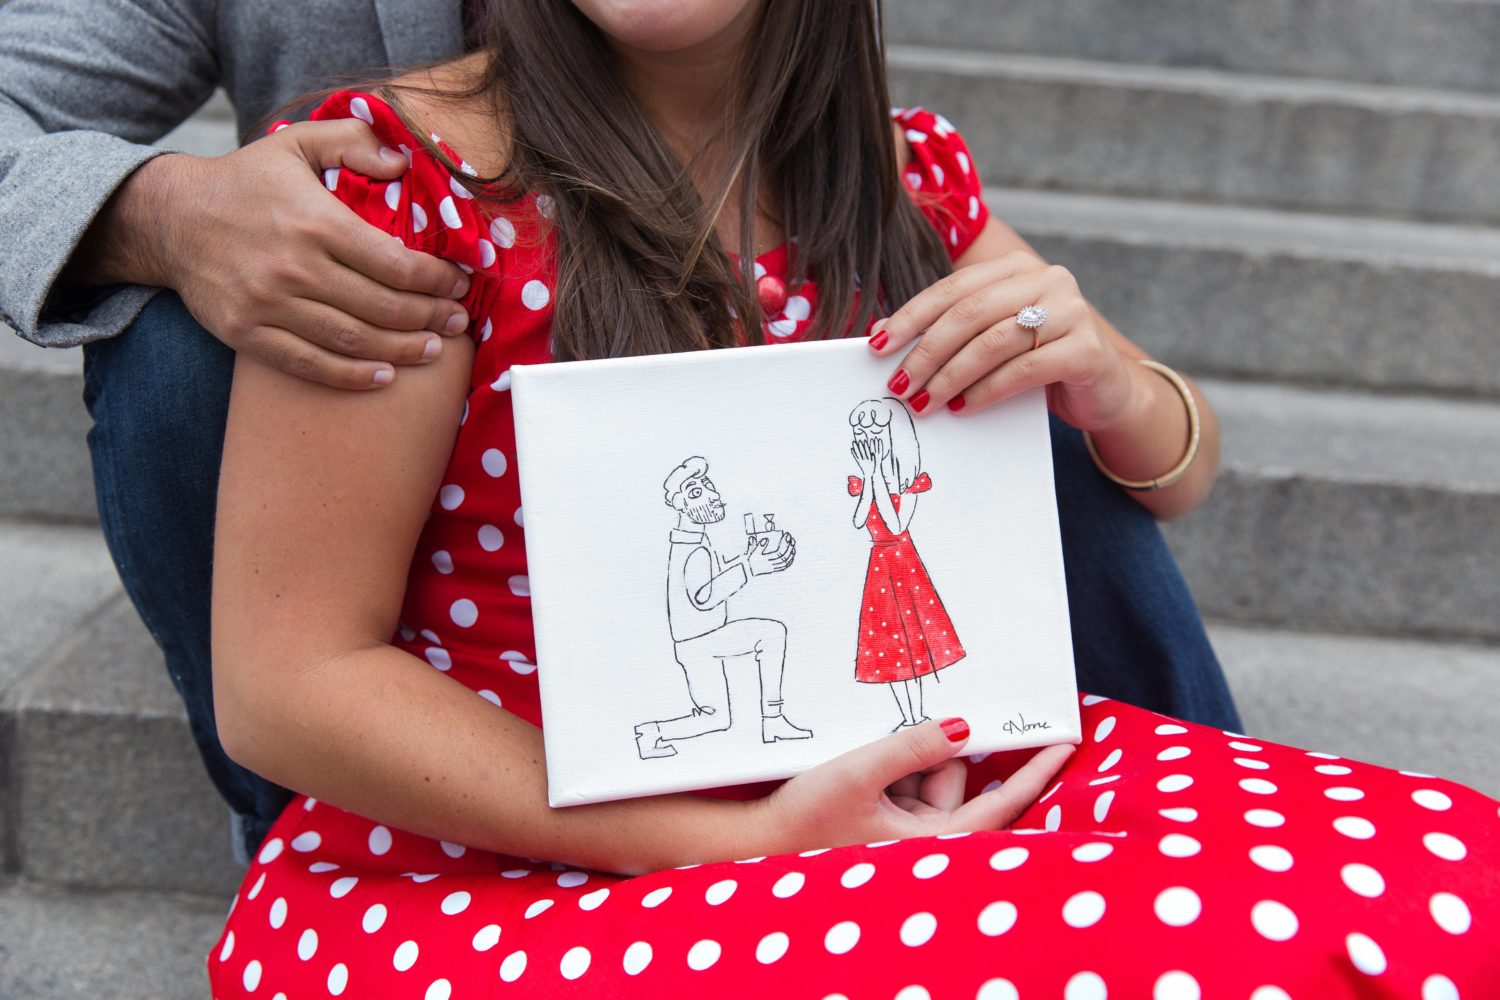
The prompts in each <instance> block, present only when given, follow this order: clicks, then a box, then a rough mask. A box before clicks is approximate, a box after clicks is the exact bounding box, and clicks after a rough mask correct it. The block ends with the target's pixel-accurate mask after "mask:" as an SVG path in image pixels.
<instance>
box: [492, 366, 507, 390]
mask: <svg viewBox="0 0 1500 1000" xmlns="http://www.w3.org/2000/svg"><path fill="white" fill-rule="evenodd" d="M490 388H491V389H494V390H495V391H496V392H506V391H508V390H509V389H510V369H509V368H507V369H505V371H503V372H501V373H500V374H499V375H496V376H495V381H493V382H491V383H490Z"/></svg>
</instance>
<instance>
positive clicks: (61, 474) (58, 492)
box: [0, 326, 98, 522]
mask: <svg viewBox="0 0 1500 1000" xmlns="http://www.w3.org/2000/svg"><path fill="white" fill-rule="evenodd" d="M82 366H83V353H82V351H80V350H76V349H75V350H66V351H59V350H53V351H48V350H45V349H43V348H40V347H37V346H36V345H34V344H31V343H28V342H26V341H24V340H22V339H21V338H19V337H17V336H15V335H14V334H13V333H12V332H11V331H10V330H9V329H7V328H6V327H3V326H0V517H5V516H10V517H38V518H45V519H47V520H50V521H79V522H84V521H91V520H95V519H96V518H97V517H98V514H97V513H96V510H95V507H94V485H93V477H92V473H91V471H90V468H89V454H88V444H87V440H86V438H87V434H88V429H89V426H90V423H91V422H90V420H89V416H88V411H87V410H85V409H84V406H83V375H82V371H83V367H82Z"/></svg>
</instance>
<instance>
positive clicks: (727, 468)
mask: <svg viewBox="0 0 1500 1000" xmlns="http://www.w3.org/2000/svg"><path fill="white" fill-rule="evenodd" d="M891 367H892V365H891V362H890V360H889V359H878V358H876V357H874V356H873V355H872V354H871V352H870V351H869V349H868V347H867V346H866V344H865V342H864V341H863V340H839V341H825V342H817V343H809V344H784V345H768V346H764V347H749V348H743V349H739V350H729V351H702V352H694V353H687V354H672V355H658V356H654V357H646V358H629V359H618V360H604V361H585V362H574V363H566V364H551V365H532V366H516V367H515V368H513V369H512V382H511V385H512V393H513V396H514V400H513V402H514V406H515V414H516V437H517V449H518V466H519V469H520V477H521V496H522V504H523V506H524V509H525V511H526V553H527V561H528V571H529V575H530V581H531V600H532V617H533V621H534V624H535V629H536V650H537V663H538V679H539V681H540V685H541V700H542V714H543V717H544V719H545V722H546V727H545V742H546V756H547V776H548V791H549V798H550V800H551V803H552V804H553V805H554V806H565V805H574V804H579V803H585V802H596V801H601V800H607V799H617V798H627V797H631V796H637V795H647V794H656V793H662V792H669V791H681V790H688V789H697V788H706V787H713V786H720V785H731V784H739V783H743V782H749V781H756V780H763V779H769V778H782V777H787V776H790V775H793V774H796V773H798V772H800V771H804V770H806V769H808V768H810V767H812V766H814V765H816V764H818V763H820V762H822V761H825V760H827V759H829V758H831V757H834V756H837V755H838V754H840V753H843V752H845V751H847V750H850V749H853V748H854V747H856V746H859V745H862V744H865V743H868V742H871V741H873V740H875V739H878V738H880V737H882V736H884V735H886V734H887V733H890V732H891V731H892V730H893V728H894V727H896V726H897V725H900V724H901V723H902V721H903V719H904V718H907V717H909V716H914V715H916V714H917V709H916V706H915V704H914V703H913V699H914V698H920V700H921V708H922V710H924V714H925V715H926V716H927V717H930V718H935V719H940V718H944V717H947V716H954V715H961V716H963V717H964V718H965V719H967V720H968V722H969V725H970V727H971V729H972V736H971V738H970V742H969V745H968V748H967V752H969V753H978V752H985V751H993V750H1003V749H1012V748H1018V747H1027V746H1039V745H1045V744H1049V743H1061V742H1077V741H1078V739H1079V738H1080V731H1079V721H1078V710H1077V701H1076V682H1075V679H1074V673H1073V655H1072V643H1071V637H1070V633H1069V626H1068V609H1067V592H1066V587H1065V583H1064V577H1063V566H1062V552H1061V547H1060V542H1059V538H1058V526H1057V507H1056V500H1055V495H1054V492H1053V484H1052V459H1051V445H1050V437H1049V434H1048V427H1047V414H1046V403H1045V399H1044V396H1043V393H1042V391H1041V390H1034V391H1031V392H1027V393H1025V394H1023V395H1021V396H1019V397H1017V398H1015V399H1012V400H1009V401H1007V402H1005V403H1003V404H1001V405H999V406H996V407H993V408H989V409H986V410H983V411H980V412H978V413H973V414H964V415H961V416H956V415H953V414H950V413H948V412H946V411H942V412H938V413H934V414H929V415H927V416H921V417H916V418H915V419H914V420H913V419H911V418H910V416H909V415H908V413H907V412H905V411H904V407H903V406H902V404H901V402H900V401H899V400H895V399H892V398H890V397H889V394H888V393H887V392H886V391H885V390H884V383H885V379H886V378H888V377H889V374H890V370H891ZM866 401H875V402H873V403H870V404H869V405H866V406H865V407H864V408H863V409H861V408H860V404H862V403H865V402H866ZM892 404H894V406H892ZM898 410H900V411H902V412H898ZM851 414H854V418H853V419H854V421H855V423H856V424H859V427H858V428H856V426H855V425H854V424H851ZM883 419H884V420H889V421H890V426H891V427H893V428H894V430H892V431H887V430H885V429H884V427H883V426H881V421H882V420H883ZM861 421H863V423H861ZM903 427H905V428H907V429H906V430H903ZM857 430H858V431H862V432H863V433H862V434H857V433H856V431H857ZM911 431H914V432H915V442H916V445H917V447H916V448H915V449H913V448H912V442H911V441H910V440H908V439H907V438H908V437H909V436H910V432H911ZM903 435H905V436H903ZM857 438H858V439H859V440H861V441H864V442H866V443H863V444H858V445H857V444H855V441H856V439H857ZM876 438H879V439H880V440H881V441H882V444H880V445H876V444H874V443H873V441H874V440H875V439H876ZM898 439H899V440H898ZM877 448H879V449H880V451H879V454H880V457H879V459H878V461H872V460H873V459H874V456H875V454H876V449H877ZM888 452H899V453H900V456H897V457H901V456H904V461H903V462H896V461H893V460H892V459H891V458H889V457H887V453H888ZM856 454H858V455H859V456H860V457H862V458H863V459H865V460H866V462H867V463H869V464H870V467H871V472H872V475H870V476H868V477H867V476H864V475H862V474H861V469H860V467H859V465H858V462H857V460H856ZM695 457H696V458H700V459H702V460H703V462H701V463H692V462H689V463H687V464H686V466H685V465H684V463H685V462H686V460H688V459H690V458H695ZM705 463H706V467H707V468H706V472H700V471H699V468H698V467H699V465H701V464H705ZM877 465H880V466H881V467H882V468H883V469H884V470H885V472H884V475H885V478H886V481H887V484H888V485H889V482H890V481H892V480H895V481H897V482H898V483H899V482H900V481H902V480H901V477H902V476H905V477H906V478H907V479H910V480H911V481H912V483H913V485H915V486H916V487H917V488H918V489H920V488H921V485H922V480H921V478H920V477H919V476H917V475H915V473H916V472H918V471H920V473H922V474H925V477H926V482H927V483H929V484H930V488H928V489H926V491H925V492H920V493H902V494H900V495H901V497H902V504H903V509H906V510H907V511H908V514H907V515H906V516H908V517H909V518H910V523H909V524H908V525H907V529H906V539H905V541H904V542H899V541H897V542H893V541H892V540H893V539H896V538H897V533H896V532H895V531H890V530H888V531H887V532H885V533H884V534H883V535H882V540H883V541H884V542H887V543H890V544H883V545H876V544H874V535H875V534H876V532H872V530H871V526H870V524H869V523H866V524H865V526H863V527H856V524H855V519H856V516H857V514H858V513H859V511H860V507H861V505H862V504H863V503H864V502H865V501H866V500H867V499H868V501H869V502H870V505H871V506H872V507H873V508H874V510H875V511H876V512H877V513H879V512H881V511H882V510H885V511H891V510H892V508H893V507H894V505H893V504H892V505H889V506H887V505H882V504H880V503H879V502H878V497H876V496H875V494H876V493H877V492H878V489H877V487H876V483H877V482H878V481H879V480H880V475H881V474H880V472H878V471H877V470H876V466H877ZM898 465H900V466H901V468H900V470H899V471H898V469H897V466H898ZM914 465H915V466H919V470H918V469H916V468H914V467H913V466H914ZM674 472H675V476H674ZM669 476H673V477H674V478H673V483H671V484H669V483H668V482H667V480H668V478H669ZM851 476H855V477H858V479H859V480H860V483H859V489H858V493H859V494H860V495H858V496H856V495H855V492H856V490H855V486H854V484H853V483H852V482H851V480H850V477H851ZM866 479H869V480H870V482H871V488H870V490H869V491H868V492H867V491H866V490H865V489H864V485H863V484H864V480H866ZM705 480H706V482H705ZM684 484H686V486H688V487H690V488H691V491H692V492H693V494H694V499H692V500H689V499H688V492H689V491H688V490H686V489H683V488H682V487H683V486H684ZM669 486H676V487H677V490H676V496H675V497H674V500H675V502H676V504H677V506H669V505H668V496H667V494H668V492H669V489H668V487H669ZM890 489H891V491H892V492H895V491H896V488H895V487H894V486H892V487H890ZM714 494H717V496H718V497H719V498H720V503H721V505H722V507H721V508H716V507H714V506H713V505H712V504H711V503H709V502H708V501H709V500H711V498H712V496H713V495H714ZM912 497H915V508H914V509H912V508H911V507H910V504H911V503H912V500H911V499H909V498H912ZM720 510H722V518H721V519H718V520H713V517H714V515H715V514H716V513H717V512H719V511H720ZM894 513H895V516H896V518H897V522H898V526H899V522H900V520H901V518H902V515H901V512H900V511H894ZM747 515H749V516H750V517H752V518H753V521H754V525H753V526H754V528H755V530H756V537H755V545H756V546H757V551H756V552H755V553H754V554H753V555H747V554H746V549H747V547H748V546H749V544H750V542H749V540H748V538H747V523H746V518H747ZM768 515H769V516H770V517H771V518H772V524H771V526H770V530H767V524H766V517H767V516H768ZM695 518H696V519H701V520H695ZM866 520H867V521H868V520H869V518H868V516H867V518H866ZM702 521H707V522H708V523H701V522H702ZM878 521H879V524H877V526H876V527H877V528H878V527H879V526H880V525H884V526H885V527H886V528H887V529H889V528H890V527H891V526H890V525H888V524H885V522H886V518H885V517H884V516H881V517H880V518H879V519H878ZM787 536H790V538H788V537H787ZM897 550H899V551H897ZM887 556H889V557H891V558H893V559H895V560H897V565H898V568H899V572H892V571H891V570H889V569H888V567H889V566H890V565H891V564H890V563H887V562H885V561H884V560H885V558H886V557H887ZM918 563H920V565H917V564H918ZM715 574H719V576H718V577H717V578H716V577H715ZM867 581H868V582H867ZM902 581H906V582H905V584H903V582H902ZM913 581H920V582H913ZM882 583H884V584H888V585H892V586H890V587H889V592H890V593H891V594H893V595H902V596H898V597H892V598H889V599H888V598H884V597H879V596H878V594H877V591H878V592H879V593H885V592H886V589H887V588H883V587H879V586H878V585H879V584H882ZM923 583H925V589H923ZM901 586H905V587H906V589H905V590H900V591H898V590H897V589H896V588H897V587H901ZM913 586H915V587H916V588H918V589H917V590H916V591H913V590H912V589H911V588H912V587H913ZM725 595H727V597H726V596H725ZM923 600H925V601H927V603H926V604H922V603H921V602H922V601H923ZM893 609H894V611H895V612H896V613H897V615H898V617H899V616H900V613H903V612H904V613H905V615H907V616H910V615H911V614H912V613H913V612H916V613H918V614H920V615H922V616H924V617H926V616H927V615H928V612H929V611H939V610H940V611H941V612H943V613H945V614H946V617H947V621H946V622H944V621H943V615H942V614H941V613H940V614H937V615H936V620H937V623H938V625H943V624H946V625H949V626H951V629H952V632H953V633H956V637H957V639H958V641H959V646H960V648H961V650H962V653H963V655H962V658H960V659H957V660H956V662H952V663H948V664H947V665H945V666H943V667H942V669H939V670H937V671H935V672H929V673H926V674H925V675H923V676H921V677H920V679H919V680H917V681H916V683H917V685H918V688H917V689H914V688H913V686H912V685H913V679H905V680H901V679H892V680H890V681H885V682H882V681H869V680H866V681H860V680H857V679H856V666H855V665H856V661H857V660H860V659H863V660H864V661H865V662H867V663H872V662H873V663H876V664H877V665H878V663H879V662H881V661H882V660H883V658H884V656H885V655H886V654H887V653H888V654H890V656H891V657H892V659H897V660H899V659H900V657H901V656H902V654H903V653H904V654H905V655H906V658H907V660H908V661H916V660H919V659H921V656H920V655H919V654H920V653H921V652H922V651H923V650H925V651H926V653H927V660H926V661H924V662H925V664H926V666H925V667H924V669H929V670H930V667H931V665H932V664H933V663H934V662H937V661H938V660H941V659H943V658H944V649H943V648H942V647H943V642H944V640H947V639H951V638H952V637H953V636H951V635H950V634H949V632H948V630H947V629H944V628H939V627H937V626H936V625H929V626H928V627H927V629H926V631H924V630H923V629H922V628H920V627H915V626H903V627H902V628H901V629H900V630H898V629H897V628H896V626H895V625H894V624H892V623H890V622H888V621H881V622H880V624H879V625H877V624H876V620H877V619H880V618H889V617H891V615H889V614H886V612H890V611H892V610H893ZM908 620H909V621H914V619H911V618H909V617H908ZM928 621H929V622H931V621H933V618H932V617H928ZM866 626H869V627H866ZM881 626H886V627H889V628H890V629H891V633H890V635H889V636H887V637H885V638H880V637H879V636H877V635H876V632H877V631H878V630H879V629H880V627H881ZM939 632H942V633H943V634H942V635H939V634H938V633H939ZM783 635H784V637H785V638H784V653H783V652H782V650H781V649H780V646H781V640H780V637H781V636H783ZM877 654H878V655H877ZM947 654H948V656H953V655H955V651H954V650H953V649H951V648H950V649H948V650H947ZM778 659H779V660H780V667H781V670H780V679H781V692H780V693H781V698H780V699H779V700H780V701H781V704H780V705H771V704H768V703H769V702H772V701H774V700H776V699H773V698H772V697H770V695H769V694H768V691H771V690H772V689H774V686H775V680H776V673H777V671H776V663H775V661H777V660H778ZM768 661H771V662H770V663H769V664H768ZM885 662H889V661H885ZM875 669H878V670H880V671H882V673H881V676H884V677H892V678H894V677H895V676H896V675H898V674H900V673H901V672H902V670H904V671H906V672H911V671H912V670H913V667H912V665H911V663H910V662H909V663H908V664H907V665H905V666H904V667H901V668H896V667H892V668H890V669H889V670H887V669H886V668H883V667H878V666H877V668H875ZM870 671H871V668H869V667H867V668H866V669H865V671H864V673H865V676H866V677H867V678H868V677H869V676H871V673H870ZM690 684H691V685H692V693H690ZM695 695H696V696H697V697H696V700H695V697H694V696H695ZM778 710H779V712H780V713H781V714H780V719H779V721H777V720H776V719H775V717H774V713H775V712H777V711H778ZM768 714H770V715H772V718H771V719H770V720H767V719H765V718H764V716H766V715H768ZM638 727H641V728H640V729H638ZM653 727H655V728H653ZM726 727H727V728H726ZM704 730H707V731H704ZM685 733H692V734H694V735H683V734H685ZM669 734H670V735H669Z"/></svg>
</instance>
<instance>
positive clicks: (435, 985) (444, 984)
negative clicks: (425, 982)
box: [422, 979, 453, 1000]
mask: <svg viewBox="0 0 1500 1000" xmlns="http://www.w3.org/2000/svg"><path fill="white" fill-rule="evenodd" d="M451 996H453V984H452V983H450V982H448V980H446V979H434V980H433V981H432V985H431V986H429V987H427V993H426V995H425V996H424V997H423V998H422V1000H448V998H449V997H451Z"/></svg>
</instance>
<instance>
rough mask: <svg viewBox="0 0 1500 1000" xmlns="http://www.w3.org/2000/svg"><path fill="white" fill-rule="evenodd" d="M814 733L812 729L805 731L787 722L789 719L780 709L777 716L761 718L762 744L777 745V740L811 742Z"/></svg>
mask: <svg viewBox="0 0 1500 1000" xmlns="http://www.w3.org/2000/svg"><path fill="white" fill-rule="evenodd" d="M812 735H813V732H812V730H811V729H803V728H802V727H801V726H794V725H792V724H791V723H790V722H788V721H787V717H786V716H784V715H782V714H781V711H780V710H779V709H778V710H777V711H776V714H775V715H764V716H761V720H760V741H761V742H762V743H775V742H776V741H777V740H810V739H812Z"/></svg>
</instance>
